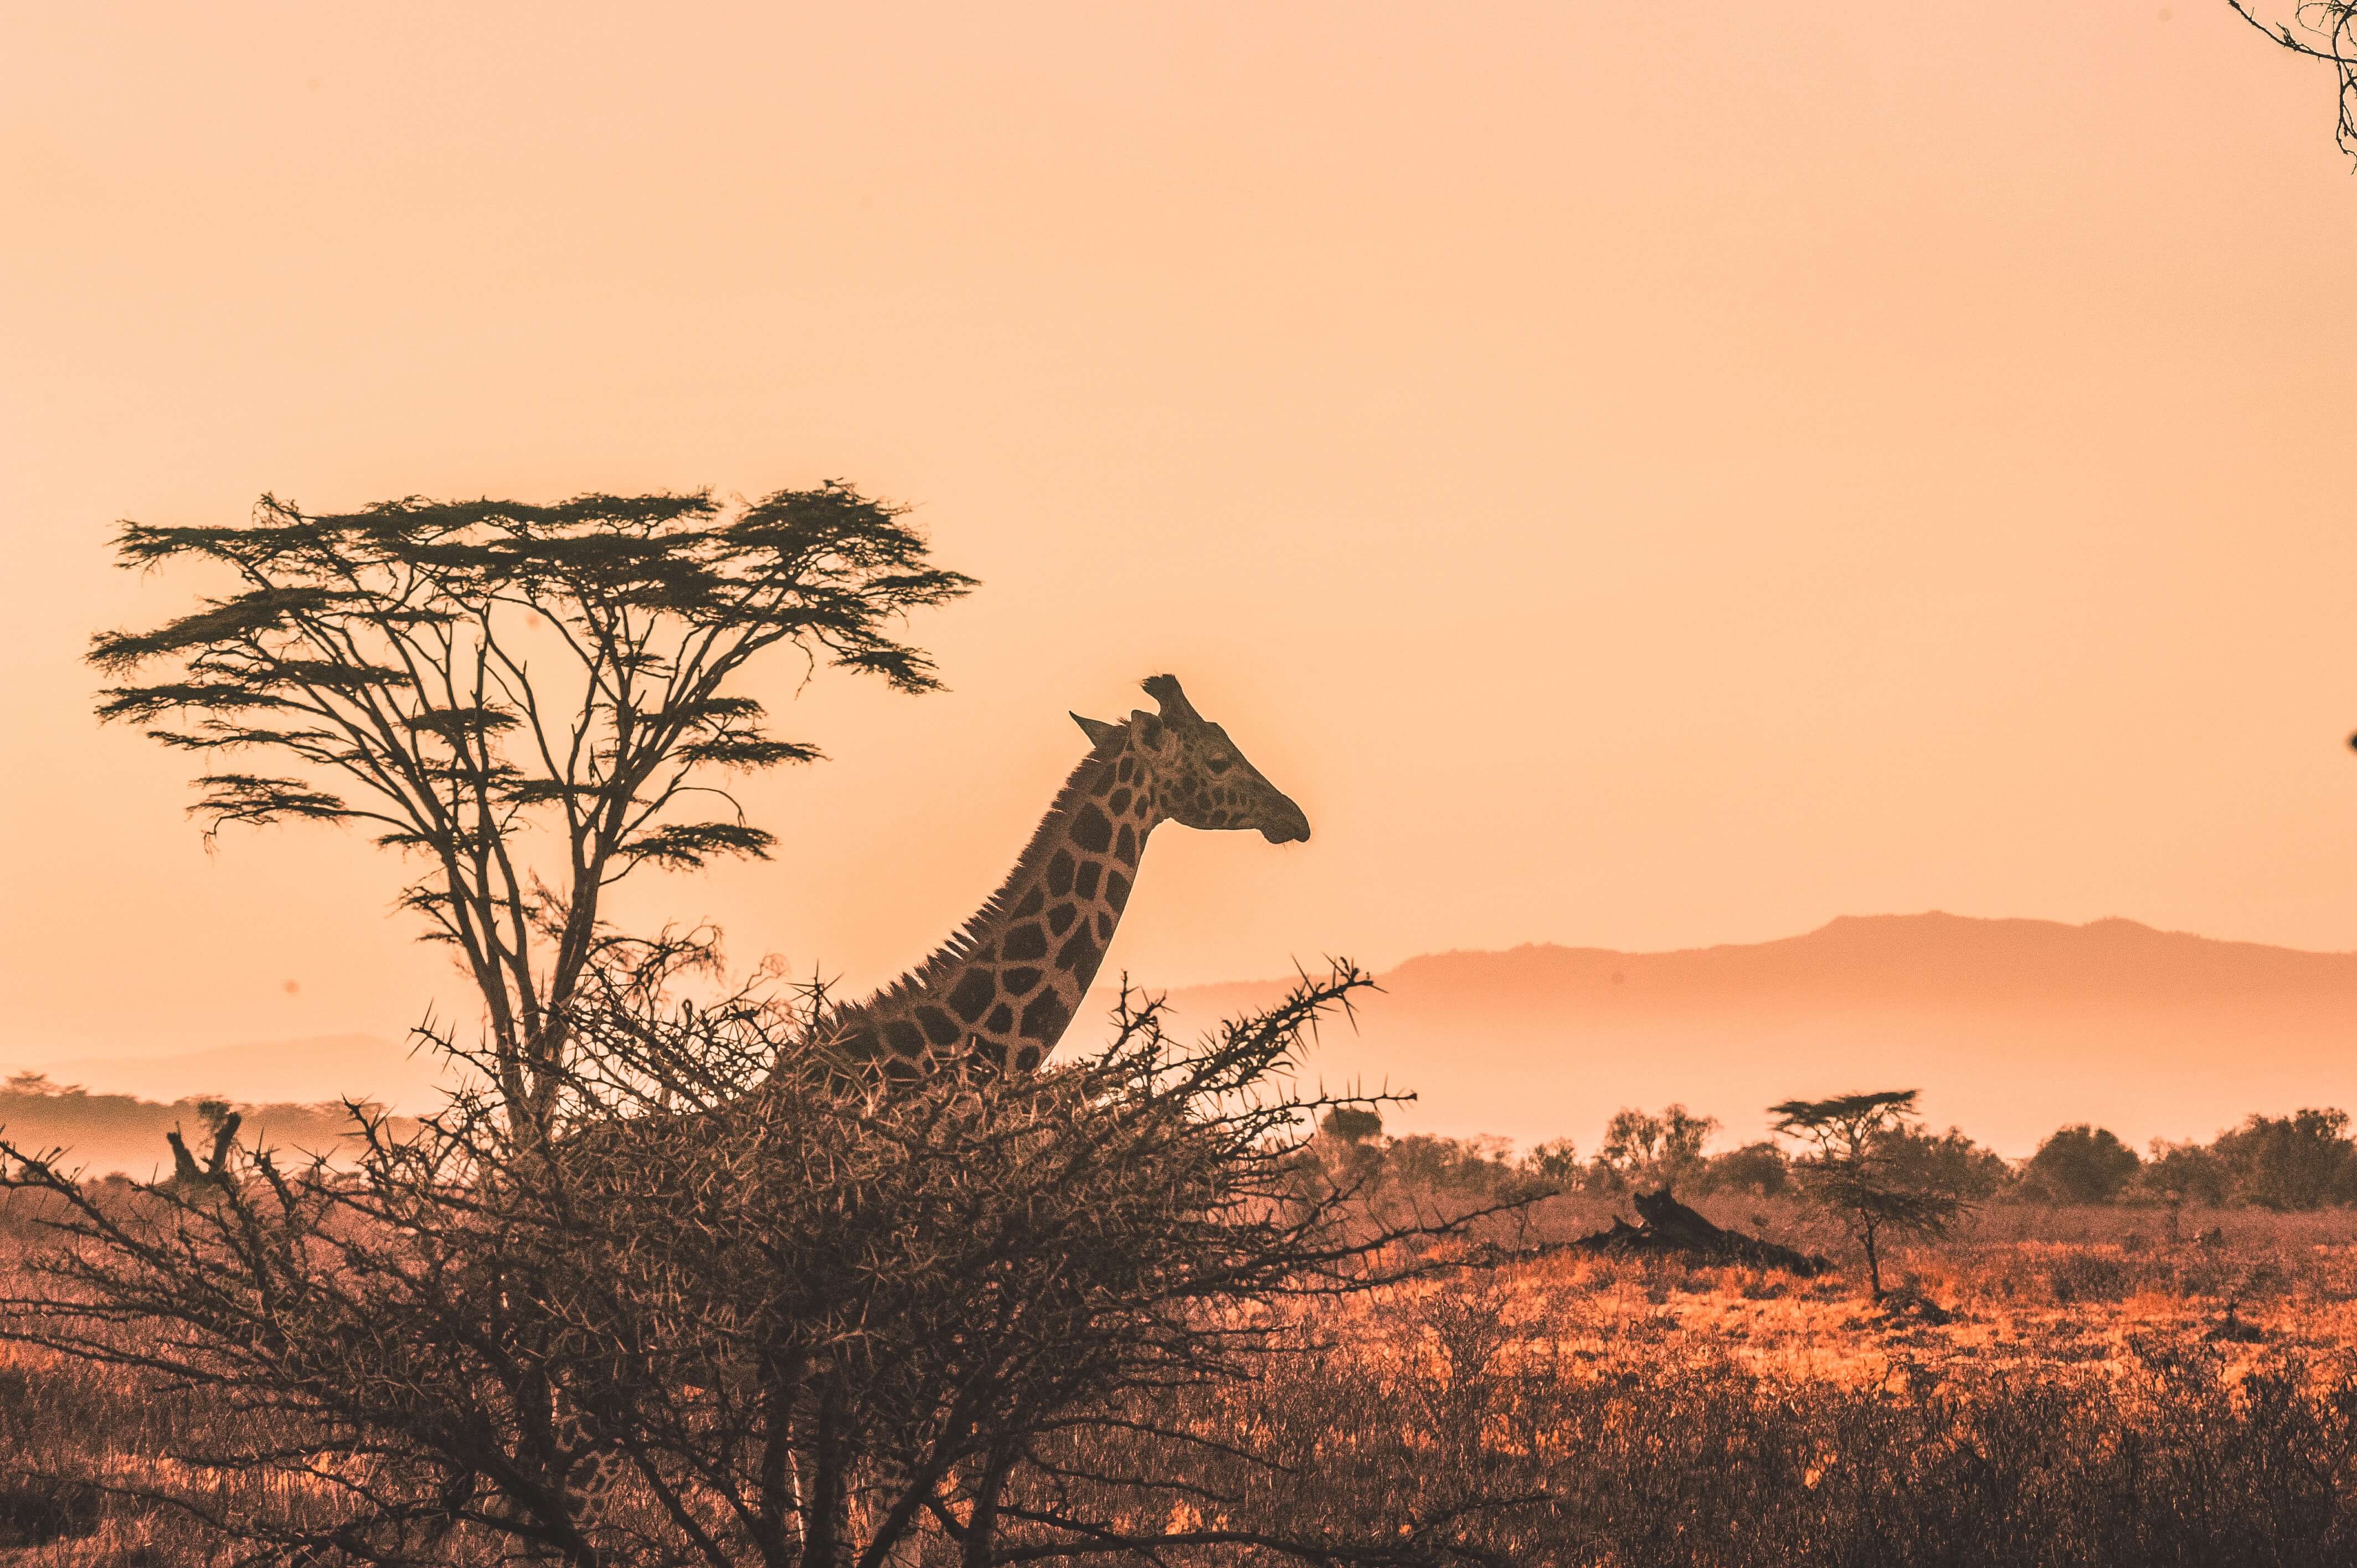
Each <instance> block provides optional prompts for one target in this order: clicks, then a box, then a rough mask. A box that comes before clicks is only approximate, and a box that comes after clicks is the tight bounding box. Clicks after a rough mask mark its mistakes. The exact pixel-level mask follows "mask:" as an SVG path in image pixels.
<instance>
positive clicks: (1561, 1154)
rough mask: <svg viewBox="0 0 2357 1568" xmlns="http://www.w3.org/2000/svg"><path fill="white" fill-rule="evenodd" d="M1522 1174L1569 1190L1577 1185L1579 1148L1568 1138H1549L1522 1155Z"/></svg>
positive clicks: (1564, 1190) (1548, 1184) (1559, 1190)
mask: <svg viewBox="0 0 2357 1568" xmlns="http://www.w3.org/2000/svg"><path fill="white" fill-rule="evenodd" d="M1522 1165H1523V1175H1524V1176H1528V1177H1530V1178H1531V1179H1532V1180H1533V1181H1535V1182H1540V1183H1543V1184H1544V1185H1545V1186H1547V1187H1553V1188H1554V1189H1555V1191H1557V1192H1569V1191H1570V1190H1572V1189H1573V1188H1574V1187H1577V1186H1578V1185H1579V1177H1580V1166H1579V1149H1578V1147H1577V1145H1576V1144H1573V1143H1572V1141H1571V1140H1570V1139H1568V1138H1550V1139H1548V1140H1547V1141H1546V1142H1545V1143H1544V1144H1537V1145H1535V1146H1534V1147H1533V1148H1532V1150H1531V1151H1530V1153H1528V1154H1526V1155H1523V1161H1522Z"/></svg>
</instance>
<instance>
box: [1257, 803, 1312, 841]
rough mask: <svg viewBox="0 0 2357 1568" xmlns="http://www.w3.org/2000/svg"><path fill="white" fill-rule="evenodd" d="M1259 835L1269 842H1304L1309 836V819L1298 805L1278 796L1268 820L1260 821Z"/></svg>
mask: <svg viewBox="0 0 2357 1568" xmlns="http://www.w3.org/2000/svg"><path fill="white" fill-rule="evenodd" d="M1260 836H1261V837H1263V838H1265V839H1266V840H1268V842H1269V843H1307V842H1308V838H1309V819H1308V816H1306V815H1304V814H1303V812H1302V810H1301V808H1300V807H1298V806H1297V805H1295V804H1294V803H1293V802H1292V801H1290V800H1286V799H1285V798H1284V797H1283V796H1279V797H1278V798H1277V804H1276V806H1275V808H1274V809H1273V810H1271V811H1270V812H1269V814H1268V820H1267V821H1266V822H1263V823H1261V827H1260Z"/></svg>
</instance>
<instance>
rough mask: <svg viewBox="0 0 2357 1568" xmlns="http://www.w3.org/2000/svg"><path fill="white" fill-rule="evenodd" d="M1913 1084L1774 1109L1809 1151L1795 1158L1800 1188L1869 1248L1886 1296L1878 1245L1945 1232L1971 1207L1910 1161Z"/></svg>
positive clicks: (1875, 1282) (1877, 1291) (1873, 1274)
mask: <svg viewBox="0 0 2357 1568" xmlns="http://www.w3.org/2000/svg"><path fill="white" fill-rule="evenodd" d="M1917 1093H1918V1091H1917V1090H1912V1089H1895V1090H1882V1091H1881V1092H1879V1093H1875V1094H1844V1095H1838V1096H1835V1098H1833V1099H1831V1100H1787V1101H1781V1103H1779V1104H1775V1105H1771V1106H1770V1107H1769V1108H1768V1114H1769V1115H1770V1116H1773V1117H1774V1118H1776V1120H1775V1122H1774V1123H1773V1126H1774V1129H1775V1131H1776V1132H1778V1133H1781V1134H1783V1135H1784V1136H1786V1137H1790V1138H1794V1139H1797V1140H1799V1141H1800V1142H1801V1143H1802V1144H1803V1145H1804V1146H1805V1147H1806V1149H1807V1152H1806V1153H1804V1154H1803V1155H1801V1156H1800V1157H1799V1158H1797V1159H1795V1160H1794V1161H1793V1162H1792V1175H1793V1177H1794V1178H1795V1180H1797V1181H1798V1183H1799V1184H1800V1187H1801V1190H1802V1192H1803V1194H1804V1195H1806V1196H1807V1197H1810V1198H1812V1199H1813V1200H1815V1201H1816V1202H1817V1203H1819V1204H1821V1205H1823V1206H1824V1208H1827V1209H1829V1210H1830V1211H1832V1212H1833V1213H1835V1214H1836V1215H1838V1216H1839V1217H1840V1218H1841V1219H1842V1220H1843V1222H1844V1223H1845V1224H1846V1225H1847V1226H1848V1227H1849V1230H1850V1234H1851V1235H1852V1236H1854V1237H1856V1238H1857V1242H1858V1245H1859V1246H1860V1247H1861V1248H1863V1249H1864V1250H1865V1252H1866V1273H1867V1282H1868V1283H1869V1284H1870V1285H1871V1286H1872V1288H1873V1291H1874V1297H1875V1299H1876V1300H1877V1301H1879V1300H1881V1299H1882V1260H1881V1252H1880V1245H1881V1242H1882V1240H1883V1239H1884V1238H1885V1237H1886V1236H1889V1235H1913V1236H1925V1237H1936V1236H1943V1235H1945V1234H1946V1233H1947V1231H1948V1229H1949V1227H1950V1226H1952V1225H1953V1224H1954V1223H1955V1221H1956V1219H1957V1218H1958V1217H1959V1216H1960V1215H1962V1214H1963V1213H1964V1212H1965V1210H1967V1209H1968V1208H1971V1207H1972V1205H1971V1203H1970V1202H1969V1201H1968V1200H1967V1199H1966V1198H1964V1197H1963V1196H1962V1195H1960V1194H1959V1193H1957V1192H1955V1191H1953V1189H1951V1188H1948V1187H1943V1186H1940V1185H1935V1184H1936V1183H1937V1182H1938V1179H1939V1178H1938V1175H1937V1168H1936V1167H1935V1166H1929V1165H1926V1164H1925V1163H1924V1162H1922V1161H1921V1160H1918V1159H1914V1158H1911V1157H1910V1153H1909V1151H1908V1149H1907V1147H1906V1139H1905V1134H1907V1133H1910V1131H1912V1130H1913V1122H1914V1115H1915V1097H1916V1094H1917Z"/></svg>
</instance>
